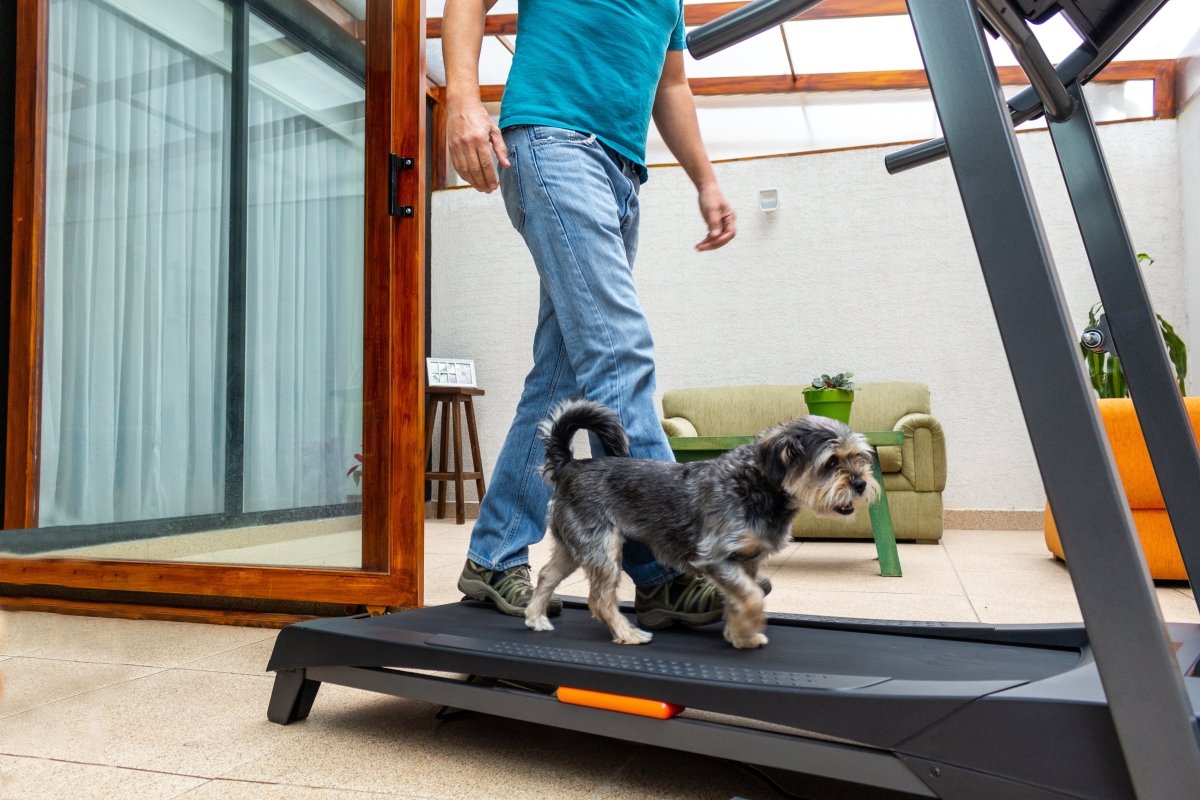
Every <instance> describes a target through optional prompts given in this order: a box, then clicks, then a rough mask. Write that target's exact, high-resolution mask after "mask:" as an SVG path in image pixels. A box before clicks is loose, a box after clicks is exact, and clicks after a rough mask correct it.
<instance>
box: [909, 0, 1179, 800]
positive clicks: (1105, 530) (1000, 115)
mask: <svg viewBox="0 0 1200 800" xmlns="http://www.w3.org/2000/svg"><path fill="white" fill-rule="evenodd" d="M908 7H909V13H910V16H911V18H912V21H913V27H914V29H915V31H916V34H917V41H918V44H919V45H920V48H921V55H922V57H923V58H924V60H925V68H926V72H927V73H928V75H929V83H930V88H931V89H932V92H933V98H934V103H935V104H936V106H937V110H938V116H939V117H940V119H941V123H942V130H943V132H944V134H945V138H946V144H947V148H948V150H949V153H950V160H951V164H952V167H953V169H954V175H955V178H956V180H957V182H958V187H959V192H960V194H961V195H962V200H963V206H964V209H965V211H966V216H967V221H968V223H969V225H970V228H971V234H972V236H973V238H974V240H975V248H976V251H977V253H978V255H979V262H980V266H981V268H982V270H983V276H984V280H985V282H986V284H987V288H988V293H989V295H990V297H991V301H992V306H993V309H994V311H995V314H996V321H997V323H998V325H999V328H1000V334H1001V337H1002V339H1003V341H1004V347H1005V352H1006V354H1007V356H1008V361H1009V366H1010V368H1011V370H1012V374H1013V381H1014V384H1015V386H1016V390H1017V395H1018V397H1019V399H1020V402H1021V409H1022V412H1023V414H1024V416H1025V421H1026V424H1027V426H1028V428H1029V435H1030V439H1031V441H1032V443H1033V449H1034V453H1035V455H1036V457H1037V461H1038V466H1039V468H1040V470H1041V474H1042V480H1043V482H1044V484H1045V487H1046V493H1047V495H1048V497H1049V498H1050V503H1051V505H1052V506H1053V508H1054V513H1055V517H1056V520H1057V522H1058V527H1059V530H1060V533H1061V536H1062V542H1063V548H1064V550H1065V552H1066V554H1067V566H1068V569H1069V570H1070V573H1071V580H1072V582H1073V583H1074V586H1075V593H1076V595H1077V597H1078V600H1079V605H1080V608H1081V609H1082V611H1083V618H1084V624H1085V626H1086V628H1087V632H1088V636H1089V639H1090V641H1091V644H1092V648H1093V651H1094V655H1095V659H1096V665H1097V669H1098V671H1099V673H1100V678H1101V681H1102V683H1103V685H1104V690H1105V694H1106V695H1107V698H1108V703H1109V709H1110V711H1111V713H1112V717H1113V722H1114V725H1115V727H1116V730H1117V735H1118V737H1119V738H1120V741H1121V747H1122V750H1123V752H1124V754H1125V759H1126V762H1127V764H1128V767H1129V772H1130V775H1131V776H1132V779H1133V784H1134V788H1135V789H1136V791H1137V793H1138V795H1139V796H1142V797H1154V798H1163V799H1164V800H1165V799H1166V798H1180V800H1184V798H1196V797H1200V749H1198V748H1197V738H1196V733H1197V729H1196V722H1195V718H1194V716H1193V714H1192V712H1191V704H1190V701H1189V700H1188V697H1187V694H1186V691H1185V689H1184V684H1183V678H1182V676H1181V674H1180V670H1179V667H1178V666H1177V664H1176V662H1175V658H1174V654H1173V652H1172V651H1171V648H1170V646H1169V644H1168V640H1167V634H1166V628H1165V625H1164V624H1163V620H1162V615H1161V612H1160V610H1159V607H1158V603H1157V600H1156V598H1155V596H1154V588H1153V586H1152V584H1151V582H1150V577H1149V574H1148V573H1147V570H1146V563H1145V559H1144V558H1143V556H1142V552H1141V549H1140V547H1139V546H1138V543H1137V540H1136V536H1135V534H1134V528H1133V520H1132V518H1131V516H1130V513H1129V508H1128V506H1127V505H1126V502H1125V495H1124V491H1123V490H1122V487H1121V484H1120V482H1119V480H1118V477H1117V473H1116V468H1115V466H1114V464H1113V459H1112V453H1111V450H1110V448H1109V446H1108V441H1107V439H1106V438H1105V436H1104V434H1103V431H1102V429H1101V425H1100V419H1099V412H1098V410H1097V407H1096V402H1095V400H1094V399H1093V398H1092V396H1091V388H1090V386H1089V384H1088V382H1087V379H1086V378H1085V376H1084V373H1083V367H1082V359H1081V358H1080V356H1079V350H1078V346H1077V344H1076V340H1075V332H1074V331H1073V329H1072V326H1071V325H1070V320H1069V319H1068V316H1067V313H1066V305H1065V303H1064V302H1063V299H1062V291H1061V288H1060V286H1059V282H1058V274H1057V272H1056V270H1055V268H1054V264H1053V261H1052V259H1051V257H1050V251H1049V247H1048V246H1047V244H1046V240H1045V234H1044V232H1043V231H1042V226H1041V218H1040V216H1039V215H1038V212H1037V208H1036V205H1035V203H1034V198H1033V194H1032V191H1031V189H1030V186H1029V179H1028V176H1027V175H1026V173H1025V166H1024V162H1023V160H1022V158H1021V154H1020V151H1019V150H1018V148H1017V143H1016V137H1015V136H1014V134H1013V131H1012V126H1011V122H1010V120H1009V114H1008V109H1007V107H1006V104H1005V103H1004V101H1003V96H1002V94H1001V92H1000V86H999V81H998V80H997V77H996V72H995V66H994V65H993V63H992V59H991V54H990V52H989V50H988V47H987V45H986V43H985V42H984V40H983V36H982V33H981V29H980V23H979V19H978V14H977V12H976V9H975V2H974V0H908Z"/></svg>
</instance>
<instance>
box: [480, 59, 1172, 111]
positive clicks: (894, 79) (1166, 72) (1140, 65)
mask: <svg viewBox="0 0 1200 800" xmlns="http://www.w3.org/2000/svg"><path fill="white" fill-rule="evenodd" d="M997 73H998V74H999V76H1000V83H1001V84H1003V85H1004V86H1020V85H1026V84H1028V83H1029V79H1028V78H1026V77H1025V72H1024V71H1023V70H1022V69H1021V68H1020V67H1000V68H999V69H998V70H997ZM1174 76H1175V62H1174V61H1171V60H1165V61H1163V60H1145V61H1115V62H1113V63H1112V64H1109V65H1108V66H1107V67H1105V68H1104V71H1102V72H1101V73H1100V74H1099V75H1097V76H1096V78H1095V79H1094V80H1096V81H1098V82H1101V83H1118V82H1122V81H1134V80H1152V81H1154V96H1155V116H1156V117H1161V116H1172V115H1173V112H1172V111H1171V107H1173V104H1174V101H1173V97H1172V96H1173V95H1174V93H1175V92H1174V81H1175V77H1174ZM689 83H690V84H691V86H692V94H694V95H696V96H698V97H713V96H721V95H736V94H780V93H783V92H863V91H877V90H887V89H893V90H894V89H926V88H928V87H929V81H928V79H927V78H926V77H925V71H924V70H920V69H905V70H888V71H879V72H829V73H817V74H811V75H797V76H796V77H795V79H793V78H792V76H791V75H750V76H741V77H727V78H725V77H723V78H691V79H690V80H689ZM503 95H504V86H503V85H499V84H497V85H489V86H482V87H480V96H481V98H482V100H483V101H484V102H485V103H489V102H490V103H495V102H499V101H500V98H501V97H502V96H503Z"/></svg>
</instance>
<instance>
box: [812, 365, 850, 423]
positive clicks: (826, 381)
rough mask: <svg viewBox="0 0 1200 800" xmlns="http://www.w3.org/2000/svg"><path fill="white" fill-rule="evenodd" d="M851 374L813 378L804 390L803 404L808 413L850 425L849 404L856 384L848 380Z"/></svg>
mask: <svg viewBox="0 0 1200 800" xmlns="http://www.w3.org/2000/svg"><path fill="white" fill-rule="evenodd" d="M852 377H854V373H853V372H839V373H838V374H837V375H834V376H833V377H830V376H829V375H821V376H820V377H819V378H813V381H812V385H811V386H809V387H808V388H807V389H805V390H804V403H805V405H807V406H808V413H810V414H815V415H817V416H820V417H829V418H830V419H836V420H839V421H840V422H844V423H846V424H847V425H849V424H850V404H851V403H853V402H854V390H855V389H857V388H858V384H856V383H855V382H854V381H852V380H850V379H851V378H852Z"/></svg>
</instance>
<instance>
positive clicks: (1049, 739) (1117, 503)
mask: <svg viewBox="0 0 1200 800" xmlns="http://www.w3.org/2000/svg"><path fill="white" fill-rule="evenodd" d="M1165 2H1166V0H908V5H909V11H910V16H911V19H912V22H913V26H914V29H915V31H916V35H917V40H918V43H919V45H920V48H921V53H922V57H923V59H924V61H925V64H926V70H927V73H928V76H929V81H930V85H931V88H932V92H933V97H934V101H935V104H936V106H937V110H938V114H939V116H940V118H941V122H942V131H943V134H944V138H943V139H939V140H936V141H933V142H929V143H927V144H924V145H919V146H917V147H915V148H911V149H909V150H905V151H902V152H896V153H893V154H891V155H889V156H888V157H887V159H886V164H887V168H888V170H889V171H892V172H895V171H899V170H903V169H909V168H913V167H916V166H919V165H921V164H925V163H928V162H930V161H933V160H936V159H938V158H941V157H944V156H949V158H950V160H951V164H952V168H953V171H954V174H955V177H956V180H957V183H958V186H959V190H960V193H961V195H962V200H963V205H964V208H965V210H966V214H967V218H968V222H969V225H970V228H971V233H972V236H973V238H974V240H975V243H976V249H977V251H978V255H979V261H980V266H981V268H982V270H983V276H984V280H985V282H986V284H987V288H988V292H989V295H990V297H991V301H992V304H993V307H994V310H995V314H996V319H997V322H998V324H999V328H1000V331H1001V334H1002V338H1003V341H1004V345H1005V351H1006V354H1007V356H1008V359H1009V364H1010V367H1011V371H1012V374H1013V378H1014V382H1015V384H1016V389H1017V393H1018V396H1019V399H1020V403H1021V408H1022V412H1023V414H1024V416H1025V419H1026V422H1027V425H1028V428H1029V433H1030V438H1031V440H1032V442H1033V445H1034V450H1035V454H1036V457H1037V461H1038V466H1039V469H1040V471H1041V474H1042V478H1043V481H1044V484H1045V487H1046V492H1047V495H1048V497H1049V501H1050V504H1051V506H1052V508H1053V511H1054V515H1055V519H1056V521H1057V523H1058V527H1059V530H1060V534H1061V538H1062V543H1063V548H1064V550H1065V552H1066V555H1067V559H1068V560H1067V567H1068V569H1069V571H1070V575H1071V579H1072V582H1073V584H1074V586H1075V591H1076V593H1077V595H1078V600H1079V605H1080V608H1081V609H1082V612H1083V618H1084V624H1082V625H1071V624H1068V625H1043V626H1031V625H989V624H978V623H964V624H953V623H938V622H894V621H883V620H866V619H844V618H834V617H817V616H799V615H792V614H772V615H770V618H769V631H768V634H769V636H770V639H771V643H770V645H768V646H767V647H766V648H763V649H760V650H753V651H738V650H734V649H733V648H731V647H728V646H727V645H726V644H725V642H724V641H723V639H722V638H721V634H720V628H719V626H717V625H714V626H710V627H708V628H703V629H696V630H688V629H673V630H665V631H660V632H656V633H655V637H654V641H653V643H652V644H650V645H648V646H645V647H628V646H620V645H614V644H612V643H611V641H610V640H609V636H608V633H607V631H606V630H605V628H604V626H602V625H599V624H597V623H596V622H595V621H593V620H592V619H591V618H590V616H589V614H588V611H587V609H586V606H585V605H584V604H583V603H582V602H580V601H577V600H572V599H570V598H568V599H567V601H566V603H565V608H564V610H563V613H562V616H561V617H560V618H559V619H558V620H556V628H555V630H554V631H553V632H550V633H535V632H533V631H530V630H528V629H526V628H525V626H524V620H522V619H520V618H514V617H505V616H502V615H500V614H496V613H494V612H493V611H491V610H488V609H485V608H483V607H480V606H478V605H477V604H475V603H472V602H467V601H464V602H461V603H455V604H450V605H443V606H436V607H430V608H423V609H420V610H415V611H408V612H404V613H396V614H389V615H383V616H359V617H350V618H344V619H322V620H314V621H309V622H304V623H300V624H296V625H292V626H289V627H287V628H285V629H284V630H282V631H281V632H280V634H279V638H278V640H277V642H276V645H275V649H274V652H273V654H272V656H271V659H270V663H269V665H268V669H269V670H273V671H275V673H276V678H275V683H274V689H273V692H272V695H271V699H270V704H269V708H268V717H269V718H270V719H271V720H272V721H274V722H277V723H280V724H288V723H291V722H294V721H296V720H302V719H304V718H305V717H307V715H308V714H309V712H310V710H311V708H312V706H313V701H314V699H315V697H316V695H317V691H318V689H319V687H320V685H321V684H322V683H326V682H328V683H334V684H340V685H345V686H353V687H357V688H360V689H364V690H367V691H374V692H380V693H384V694H389V695H396V696H401V697H407V698H413V699H418V700H423V701H426V702H431V703H435V704H439V705H444V706H449V707H453V708H458V709H466V710H473V711H477V712H482V713H487V714H497V715H502V716H507V717H511V718H514V719H520V720H526V721H530V722H537V723H541V724H544V725H550V726H557V727H560V728H566V729H571V730H577V731H584V732H589V733H594V734H599V735H602V736H609V737H615V738H620V739H626V740H630V741H635V742H640V743H645V744H651V745H657V746H661V747H669V748H675V749H679V750H686V751H691V752H695V753H701V754H706V755H710V756H718V757H723V758H728V759H734V760H737V761H742V762H747V763H750V764H755V765H760V766H766V767H773V768H780V769H784V770H789V771H792V772H796V773H802V774H808V775H814V776H821V777H824V778H830V779H835V780H839V781H845V782H848V783H852V784H859V785H863V786H871V787H878V788H883V789H887V790H893V791H896V792H903V793H906V794H908V795H913V796H919V797H941V798H962V799H964V800H968V799H969V800H990V799H992V798H996V799H999V798H1005V800H1008V799H1010V798H1031V799H1034V798H1036V799H1038V800H1049V798H1068V797H1069V798H1128V797H1135V796H1136V797H1142V798H1154V799H1155V800H1170V799H1173V798H1179V799H1180V800H1185V799H1186V800H1196V799H1197V798H1200V744H1198V732H1200V728H1198V725H1197V722H1198V719H1197V718H1198V712H1200V669H1198V664H1200V625H1193V624H1171V625H1166V624H1164V622H1163V618H1162V615H1161V612H1160V609H1159V607H1158V604H1157V601H1156V598H1155V595H1154V591H1153V584H1152V582H1151V580H1150V577H1149V574H1148V571H1147V569H1146V565H1145V560H1144V558H1143V556H1142V553H1141V550H1140V547H1139V545H1138V543H1137V537H1136V534H1135V531H1134V527H1133V523H1132V519H1131V516H1130V513H1129V511H1128V506H1127V504H1126V502H1125V496H1124V493H1123V490H1122V488H1121V484H1120V482H1119V479H1118V477H1117V473H1116V469H1115V467H1114V464H1113V459H1112V454H1111V452H1110V449H1109V446H1108V443H1107V439H1106V437H1105V436H1104V433H1103V429H1102V426H1101V424H1100V420H1099V415H1098V411H1097V406H1096V402H1095V399H1094V397H1093V396H1092V391H1091V388H1090V385H1089V383H1088V381H1087V378H1086V377H1085V375H1084V372H1083V369H1082V364H1081V359H1080V355H1079V349H1078V343H1077V341H1076V336H1075V334H1074V332H1073V326H1072V325H1071V323H1070V321H1069V319H1068V316H1067V312H1066V307H1065V304H1064V302H1063V298H1062V293H1061V291H1060V288H1059V285H1058V277H1057V274H1056V272H1055V268H1054V264H1053V261H1052V259H1051V256H1050V251H1049V248H1048V246H1047V243H1046V239H1045V236H1044V233H1043V231H1042V228H1041V221H1040V218H1039V216H1038V212H1037V209H1036V206H1035V204H1034V199H1033V195H1032V192H1031V190H1030V186H1029V180H1028V177H1027V175H1026V173H1025V168H1024V164H1023V162H1022V159H1021V155H1020V152H1019V149H1018V147H1017V143H1016V139H1015V137H1014V135H1013V125H1014V124H1015V123H1019V122H1023V121H1025V120H1029V119H1034V118H1036V117H1039V116H1045V117H1046V119H1047V121H1048V124H1049V127H1050V132H1051V136H1052V139H1053V142H1054V145H1055V148H1056V150H1057V152H1058V156H1059V161H1060V165H1061V167H1062V170H1063V176H1064V179H1065V181H1066V185H1067V187H1068V191H1069V194H1070V197H1071V200H1072V203H1073V205H1074V209H1075V212H1076V217H1077V220H1078V222H1079V227H1080V232H1081V234H1082V237H1083V241H1084V244H1085V247H1086V250H1087V253H1088V257H1089V260H1090V262H1091V266H1092V269H1093V272H1094V273H1095V277H1096V282H1097V286H1098V288H1099V291H1100V296H1101V299H1102V301H1103V303H1104V306H1105V309H1106V312H1107V318H1108V325H1107V330H1106V331H1105V334H1106V336H1107V345H1108V346H1109V347H1110V348H1112V349H1113V350H1115V351H1117V352H1119V353H1120V354H1122V355H1124V356H1125V357H1126V359H1125V360H1126V370H1127V373H1128V381H1129V385H1130V387H1131V391H1132V393H1133V399H1134V404H1135V408H1136V410H1137V413H1138V416H1139V419H1140V420H1141V423H1142V427H1143V430H1144V432H1145V436H1146V440H1147V445H1148V447H1149V450H1150V453H1151V456H1152V458H1153V461H1154V464H1155V471H1156V473H1157V475H1158V479H1159V482H1160V486H1161V488H1162V490H1163V495H1164V498H1165V500H1166V504H1167V509H1168V512H1169V515H1170V518H1171V521H1172V523H1173V526H1174V530H1175V531H1176V535H1177V538H1178V540H1179V544H1180V549H1181V551H1182V553H1183V557H1184V561H1185V564H1186V568H1187V572H1188V576H1189V578H1190V579H1191V582H1192V585H1193V586H1195V585H1197V580H1198V579H1200V491H1197V487H1200V456H1198V455H1197V450H1196V447H1195V441H1194V438H1193V435H1192V432H1191V428H1190V426H1189V425H1188V422H1187V417H1186V414H1185V412H1184V408H1183V404H1182V401H1181V400H1180V397H1179V394H1178V391H1177V389H1176V386H1175V383H1174V380H1173V378H1172V376H1171V371H1170V366H1169V362H1168V359H1167V355H1166V352H1165V349H1164V347H1163V343H1162V340H1161V338H1160V335H1159V332H1158V328H1157V325H1156V322H1155V317H1154V312H1153V310H1152V308H1151V306H1150V302H1149V298H1148V296H1147V294H1146V290H1145V286H1144V285H1143V284H1142V280H1141V276H1140V274H1139V270H1138V267H1137V265H1136V260H1135V256H1134V249H1133V247H1132V245H1131V243H1130V240H1129V234H1128V231H1127V230H1126V227H1125V224H1124V220H1123V218H1122V216H1121V212H1120V208H1119V206H1118V203H1117V199H1116V195H1115V194H1114V192H1113V187H1112V182H1111V180H1110V179H1109V175H1108V171H1107V167H1106V165H1105V161H1104V157H1103V155H1102V153H1101V150H1100V146H1099V143H1098V141H1097V136H1096V129H1095V125H1094V124H1093V121H1092V119H1091V115H1090V112H1089V109H1088V105H1087V101H1086V99H1085V98H1084V95H1083V92H1082V89H1081V87H1082V84H1084V83H1085V82H1086V81H1088V80H1089V79H1091V78H1092V77H1093V76H1095V75H1096V74H1097V73H1098V72H1099V71H1100V70H1101V69H1102V68H1103V67H1104V66H1105V65H1106V64H1107V63H1108V62H1109V61H1110V60H1111V59H1112V58H1113V56H1115V55H1116V54H1117V52H1119V51H1120V50H1121V48H1122V47H1123V46H1124V45H1125V44H1126V43H1127V42H1128V41H1129V39H1130V38H1131V37H1132V36H1133V35H1134V34H1135V33H1136V32H1137V31H1138V30H1139V29H1140V28H1141V27H1142V26H1143V25H1144V24H1145V23H1146V21H1147V20H1149V19H1150V17H1151V16H1152V15H1153V14H1154V13H1155V12H1156V11H1157V10H1158V9H1159V8H1160V7H1161V6H1162V5H1164V4H1165ZM814 5H816V2H814V0H757V2H752V3H750V4H748V5H746V6H743V7H741V8H738V9H737V10H735V11H734V12H732V13H731V14H728V15H726V16H724V17H722V18H720V19H718V20H715V21H714V22H712V23H710V24H709V25H707V26H704V27H702V28H699V29H696V30H694V31H693V32H692V33H691V34H690V36H689V37H688V43H689V47H690V49H691V51H692V53H693V54H694V55H696V56H697V57H703V56H705V55H708V54H710V53H713V52H716V51H717V50H719V49H722V48H724V47H727V46H729V45H731V44H734V43H736V42H738V41H741V40H743V39H746V38H748V37H750V36H753V35H755V34H756V33H759V32H761V31H763V30H766V29H769V28H771V27H773V26H776V25H778V24H780V23H782V22H784V21H786V20H788V19H791V18H793V17H794V16H796V15H797V14H799V13H801V12H803V11H804V10H807V9H808V8H809V7H811V6H814ZM1053 14H1062V15H1064V16H1065V18H1066V19H1067V21H1068V22H1070V24H1071V25H1072V26H1073V27H1074V28H1075V30H1076V31H1078V33H1079V34H1080V37H1081V39H1082V44H1081V45H1080V46H1079V48H1078V49H1077V50H1076V51H1075V52H1074V53H1072V54H1071V55H1070V56H1069V57H1067V58H1066V59H1064V60H1063V61H1062V62H1061V63H1060V64H1059V65H1057V67H1056V66H1055V65H1053V64H1051V63H1050V62H1049V61H1048V60H1047V58H1046V56H1045V54H1044V52H1043V51H1042V50H1041V48H1040V47H1039V46H1038V43H1037V39H1036V38H1034V37H1033V36H1032V34H1031V33H1030V28H1029V24H1030V23H1038V22H1040V21H1043V20H1045V19H1046V18H1048V17H1049V16H1051V15H1053ZM989 35H992V36H1000V37H1003V38H1004V39H1005V40H1006V41H1007V42H1008V43H1009V44H1010V45H1011V46H1012V48H1013V50H1014V52H1015V53H1016V54H1017V57H1018V61H1019V62H1020V64H1021V65H1022V67H1023V68H1024V70H1025V72H1026V74H1027V75H1028V77H1029V80H1030V88H1029V89H1028V90H1026V91H1024V92H1022V93H1021V94H1019V95H1016V96H1015V97H1013V98H1012V100H1010V101H1005V100H1004V99H1003V95H1002V94H1001V91H1000V86H999V83H998V80H997V77H996V72H995V68H994V65H993V63H992V60H991V56H990V52H989V50H988V47H987V44H986V39H985V37H986V36H989ZM625 610H626V611H630V609H629V608H628V607H626V608H625ZM431 672H440V673H455V674H464V675H469V676H471V677H469V678H467V679H455V678H451V677H446V676H445V675H444V674H431ZM563 686H569V687H574V688H582V689H590V690H595V691H599V692H607V693H614V694H620V695H626V696H632V697H640V698H649V699H653V700H657V701H665V702H669V703H674V704H678V705H682V706H685V707H686V708H687V711H685V712H684V713H683V714H681V715H679V716H676V717H674V718H672V719H667V720H660V719H651V718H648V717H643V716H635V715H631V714H625V713H619V712H615V711H607V710H600V709H597V708H589V707H584V706H578V705H569V704H566V703H560V702H558V701H557V700H556V699H555V697H554V696H553V694H552V691H553V689H554V688H555V687H563Z"/></svg>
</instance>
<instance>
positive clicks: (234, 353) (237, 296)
mask: <svg viewBox="0 0 1200 800" xmlns="http://www.w3.org/2000/svg"><path fill="white" fill-rule="evenodd" d="M231 10H232V13H233V65H232V69H231V70H230V75H229V81H230V87H229V100H230V113H229V150H230V153H229V164H230V173H229V281H228V284H227V286H228V289H227V291H228V297H227V298H226V304H227V305H226V307H227V309H228V318H227V323H226V324H227V325H228V330H227V332H226V342H227V347H226V352H225V513H226V515H229V516H237V515H239V514H241V513H242V495H243V485H242V482H243V477H244V475H245V464H244V462H243V459H244V457H245V430H246V233H247V226H246V218H247V214H248V211H249V197H248V195H247V191H248V183H247V180H248V178H247V174H246V173H247V170H248V169H249V161H250V157H249V154H250V146H249V136H250V8H249V6H248V5H247V4H246V0H233V3H232V5H231Z"/></svg>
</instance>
